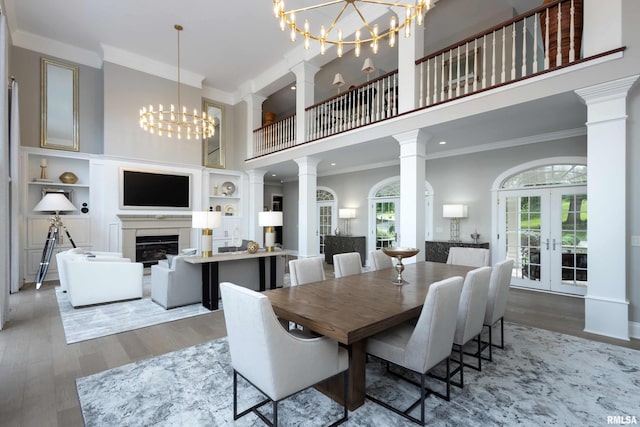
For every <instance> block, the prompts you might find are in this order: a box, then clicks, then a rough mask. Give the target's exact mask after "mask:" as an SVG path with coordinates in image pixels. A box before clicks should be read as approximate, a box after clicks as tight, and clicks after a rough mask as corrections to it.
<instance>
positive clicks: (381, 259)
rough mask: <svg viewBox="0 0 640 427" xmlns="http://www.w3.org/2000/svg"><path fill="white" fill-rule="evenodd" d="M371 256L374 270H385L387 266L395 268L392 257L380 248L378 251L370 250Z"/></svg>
mask: <svg viewBox="0 0 640 427" xmlns="http://www.w3.org/2000/svg"><path fill="white" fill-rule="evenodd" d="M369 258H370V259H371V269H372V270H384V269H387V268H393V261H391V257H390V256H389V255H387V254H385V253H384V252H382V251H381V250H380V249H378V250H377V251H371V252H369Z"/></svg>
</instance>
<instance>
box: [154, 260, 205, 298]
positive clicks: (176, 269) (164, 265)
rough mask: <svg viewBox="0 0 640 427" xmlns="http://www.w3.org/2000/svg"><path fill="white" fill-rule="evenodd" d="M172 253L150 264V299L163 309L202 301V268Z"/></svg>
mask: <svg viewBox="0 0 640 427" xmlns="http://www.w3.org/2000/svg"><path fill="white" fill-rule="evenodd" d="M186 256H188V255H173V256H169V257H168V258H167V259H166V260H160V261H158V264H156V265H152V266H151V299H152V300H153V301H154V302H155V303H156V304H158V305H160V306H162V307H164V308H165V309H167V310H168V309H170V308H174V307H180V306H183V305H189V304H195V303H199V302H202V268H201V266H200V265H199V264H190V263H188V262H185V261H184V259H185V257H186Z"/></svg>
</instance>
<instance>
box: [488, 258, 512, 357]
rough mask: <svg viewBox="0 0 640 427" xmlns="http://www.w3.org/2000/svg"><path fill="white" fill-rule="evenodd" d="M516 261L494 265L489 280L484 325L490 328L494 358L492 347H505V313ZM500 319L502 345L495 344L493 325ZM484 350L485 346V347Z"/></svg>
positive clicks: (490, 352) (490, 345) (490, 343)
mask: <svg viewBox="0 0 640 427" xmlns="http://www.w3.org/2000/svg"><path fill="white" fill-rule="evenodd" d="M513 264H514V261H513V260H512V259H507V260H504V261H500V262H498V263H496V265H494V266H493V271H492V272H491V279H490V280H489V298H488V299H487V310H486V311H485V315H484V326H485V327H487V328H488V329H489V342H488V343H487V344H488V345H487V347H489V357H488V358H487V360H493V355H492V351H491V348H492V347H498V348H500V349H504V313H505V311H506V309H507V300H508V299H509V285H510V284H511V274H512V271H513ZM498 321H500V345H496V344H493V336H492V335H493V334H492V331H493V327H494V325H495V324H496V323H498ZM483 350H484V348H483Z"/></svg>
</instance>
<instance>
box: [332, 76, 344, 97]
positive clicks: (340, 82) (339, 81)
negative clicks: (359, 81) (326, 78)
mask: <svg viewBox="0 0 640 427" xmlns="http://www.w3.org/2000/svg"><path fill="white" fill-rule="evenodd" d="M333 85H334V86H335V87H337V88H338V94H340V88H341V87H342V86H344V77H342V74H340V73H336V75H335V76H334V77H333Z"/></svg>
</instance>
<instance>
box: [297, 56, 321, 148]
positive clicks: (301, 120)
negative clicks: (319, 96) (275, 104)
mask: <svg viewBox="0 0 640 427" xmlns="http://www.w3.org/2000/svg"><path fill="white" fill-rule="evenodd" d="M291 71H292V72H293V73H294V74H295V75H296V144H302V143H303V142H305V140H306V135H307V120H306V116H305V108H307V107H308V106H310V105H313V104H314V102H315V101H314V100H315V96H314V90H315V85H314V77H315V75H316V73H317V72H318V71H320V68H318V67H316V66H315V65H312V64H310V63H309V62H306V61H303V62H300V63H299V64H297V65H295V66H293V67H292V68H291Z"/></svg>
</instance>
